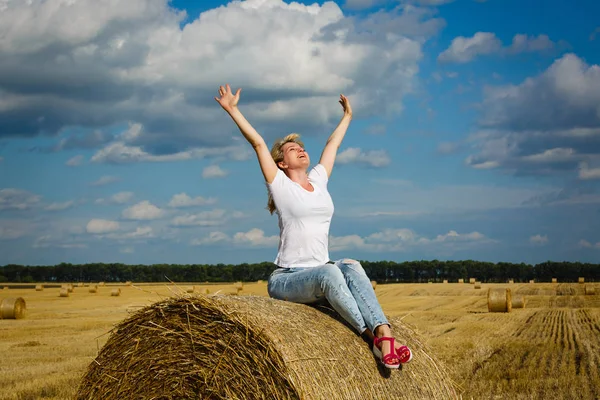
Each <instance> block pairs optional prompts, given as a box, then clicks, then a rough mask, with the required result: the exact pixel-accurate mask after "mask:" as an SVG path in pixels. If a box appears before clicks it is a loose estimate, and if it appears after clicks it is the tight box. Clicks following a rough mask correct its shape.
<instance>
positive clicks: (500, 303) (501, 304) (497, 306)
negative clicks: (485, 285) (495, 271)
mask: <svg viewBox="0 0 600 400" xmlns="http://www.w3.org/2000/svg"><path fill="white" fill-rule="evenodd" d="M487 302H488V311H489V312H510V311H511V309H512V296H511V293H510V289H508V288H493V289H492V288H490V289H488V296H487Z"/></svg>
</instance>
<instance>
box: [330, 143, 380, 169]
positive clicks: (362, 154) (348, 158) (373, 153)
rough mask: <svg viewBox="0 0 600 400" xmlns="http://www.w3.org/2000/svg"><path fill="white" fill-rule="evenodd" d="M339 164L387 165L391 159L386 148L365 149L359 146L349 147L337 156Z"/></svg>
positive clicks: (378, 166) (377, 166)
mask: <svg viewBox="0 0 600 400" xmlns="http://www.w3.org/2000/svg"><path fill="white" fill-rule="evenodd" d="M336 162H337V163H338V164H366V165H368V166H371V167H376V168H380V167H385V166H387V165H389V164H390V162H391V160H390V157H389V156H388V154H387V152H386V151H385V150H367V151H363V150H362V149H360V148H358V147H349V148H347V149H346V150H344V151H342V152H340V153H339V154H338V156H337V157H336Z"/></svg>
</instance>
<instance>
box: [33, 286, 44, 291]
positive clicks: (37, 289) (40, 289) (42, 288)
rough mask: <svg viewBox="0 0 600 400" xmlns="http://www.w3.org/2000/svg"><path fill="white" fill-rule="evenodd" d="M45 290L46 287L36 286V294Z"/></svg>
mask: <svg viewBox="0 0 600 400" xmlns="http://www.w3.org/2000/svg"><path fill="white" fill-rule="evenodd" d="M43 290H44V285H35V291H36V292H41V291H43Z"/></svg>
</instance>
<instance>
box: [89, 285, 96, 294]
mask: <svg viewBox="0 0 600 400" xmlns="http://www.w3.org/2000/svg"><path fill="white" fill-rule="evenodd" d="M88 292H90V293H97V292H98V285H91V286H90V288H89V289H88Z"/></svg>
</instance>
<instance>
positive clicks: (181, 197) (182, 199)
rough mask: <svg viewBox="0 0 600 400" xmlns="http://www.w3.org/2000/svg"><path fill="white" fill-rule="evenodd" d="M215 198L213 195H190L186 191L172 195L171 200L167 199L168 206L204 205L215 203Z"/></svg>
mask: <svg viewBox="0 0 600 400" xmlns="http://www.w3.org/2000/svg"><path fill="white" fill-rule="evenodd" d="M216 202H217V199H216V198H214V197H208V198H204V197H202V196H197V197H194V198H192V197H190V196H188V195H187V194H186V193H179V194H175V195H173V197H172V198H171V201H169V204H168V206H169V207H174V208H177V207H193V206H204V205H208V204H215V203H216Z"/></svg>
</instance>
